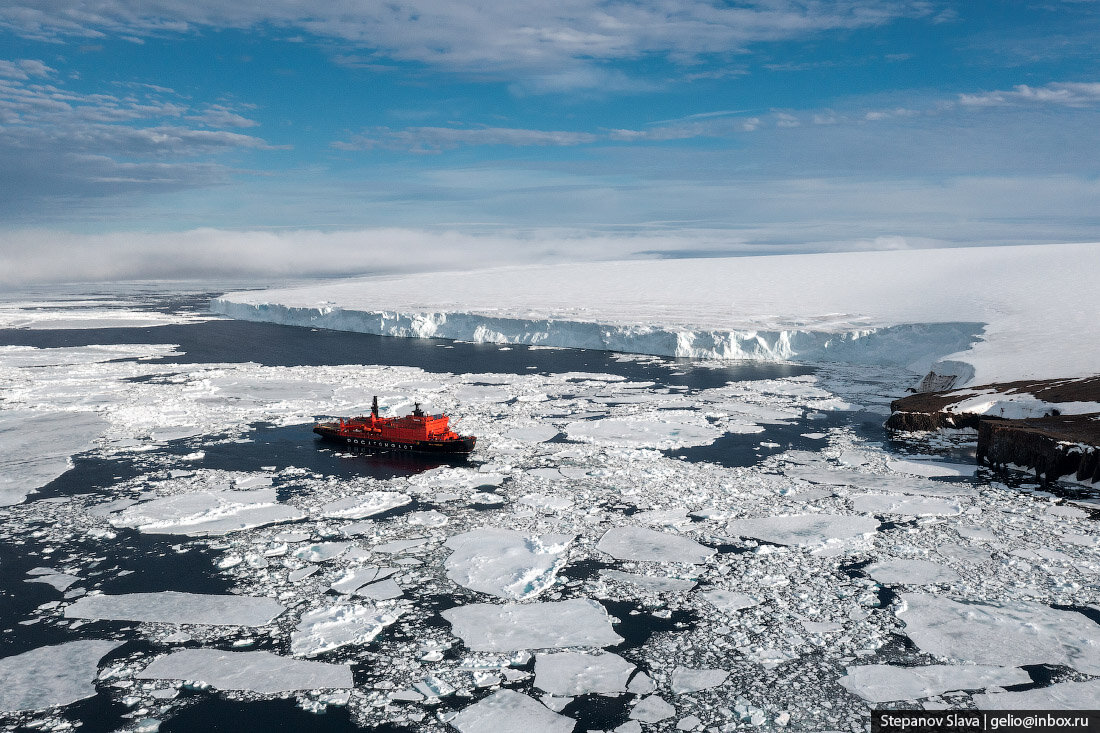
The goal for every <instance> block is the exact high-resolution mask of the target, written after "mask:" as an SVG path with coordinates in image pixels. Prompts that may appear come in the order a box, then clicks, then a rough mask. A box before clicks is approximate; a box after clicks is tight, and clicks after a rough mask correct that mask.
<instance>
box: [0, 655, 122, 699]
mask: <svg viewBox="0 0 1100 733" xmlns="http://www.w3.org/2000/svg"><path fill="white" fill-rule="evenodd" d="M122 643H123V642H121V641H70V642H66V643H64V644H57V645H54V646H44V647H39V648H37V649H32V650H31V651H29V652H23V653H22V654H16V655H15V656H12V657H4V658H3V659H0V680H3V684H0V712H9V713H11V712H18V711H20V710H44V709H46V708H51V707H55V706H59V705H68V704H69V703H73V702H76V701H77V700H83V699H84V698H86V697H92V696H93V695H95V694H96V688H95V678H96V670H97V669H98V667H99V660H100V659H102V658H103V657H104V656H106V655H107V654H108V653H110V652H111V651H113V650H114V649H116V648H118V647H120V646H122Z"/></svg>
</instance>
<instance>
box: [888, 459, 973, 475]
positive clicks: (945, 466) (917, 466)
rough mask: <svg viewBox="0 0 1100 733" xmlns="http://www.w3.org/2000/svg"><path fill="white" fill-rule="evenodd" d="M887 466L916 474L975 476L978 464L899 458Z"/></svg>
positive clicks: (897, 470) (901, 471)
mask: <svg viewBox="0 0 1100 733" xmlns="http://www.w3.org/2000/svg"><path fill="white" fill-rule="evenodd" d="M886 466H887V468H889V469H890V470H891V471H896V472H898V473H908V474H913V475H915V476H928V477H934V476H973V475H974V473H975V472H976V471H977V466H974V465H965V464H962V463H944V462H940V461H934V460H908V459H898V460H891V461H887V462H886Z"/></svg>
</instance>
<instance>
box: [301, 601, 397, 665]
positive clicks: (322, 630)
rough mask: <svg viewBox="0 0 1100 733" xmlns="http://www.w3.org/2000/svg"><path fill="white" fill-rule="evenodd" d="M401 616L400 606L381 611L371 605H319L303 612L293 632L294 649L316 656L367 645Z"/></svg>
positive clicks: (304, 654) (306, 654) (305, 654)
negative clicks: (348, 647) (357, 645)
mask: <svg viewBox="0 0 1100 733" xmlns="http://www.w3.org/2000/svg"><path fill="white" fill-rule="evenodd" d="M400 617H401V611H400V609H396V610H394V609H386V610H381V609H378V608H376V607H374V606H372V605H369V604H356V603H338V604H336V605H334V606H325V607H322V608H315V609H313V610H312V611H307V612H305V613H303V614H302V618H301V621H300V622H299V623H298V627H297V629H296V630H295V631H294V632H293V633H292V634H291V635H290V652H291V654H294V655H296V656H301V657H312V656H316V655H318V654H322V653H324V652H327V651H331V650H333V649H337V648H339V647H342V646H347V645H348V644H366V643H367V642H369V641H371V640H372V639H374V637H376V636H378V635H379V634H380V633H382V630H383V629H385V628H386V627H387V626H389V625H390V624H392V623H393V622H394V621H396V620H397V619H398V618H400Z"/></svg>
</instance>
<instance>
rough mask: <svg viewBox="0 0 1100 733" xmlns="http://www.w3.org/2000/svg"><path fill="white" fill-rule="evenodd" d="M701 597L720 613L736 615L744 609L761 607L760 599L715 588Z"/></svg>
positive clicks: (704, 592)
mask: <svg viewBox="0 0 1100 733" xmlns="http://www.w3.org/2000/svg"><path fill="white" fill-rule="evenodd" d="M699 595H701V596H702V597H703V598H704V599H705V600H706V601H707V602H708V603H710V604H711V605H712V606H714V607H715V608H717V609H718V610H720V611H725V612H726V613H734V612H736V611H740V610H741V609H743V608H752V607H753V606H759V605H760V599H759V598H756V597H754V596H750V595H749V594H747V593H739V592H737V591H732V590H722V589H720V588H713V589H710V590H705V591H702V592H701V593H700V594H699Z"/></svg>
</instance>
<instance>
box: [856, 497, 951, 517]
mask: <svg viewBox="0 0 1100 733" xmlns="http://www.w3.org/2000/svg"><path fill="white" fill-rule="evenodd" d="M852 508H853V509H855V510H856V511H857V512H862V513H864V514H902V515H912V516H918V517H923V516H953V515H956V514H961V513H962V506H961V505H960V504H959V502H958V501H955V500H951V499H936V498H930V497H927V496H897V495H894V494H859V495H857V496H853V497H852Z"/></svg>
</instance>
